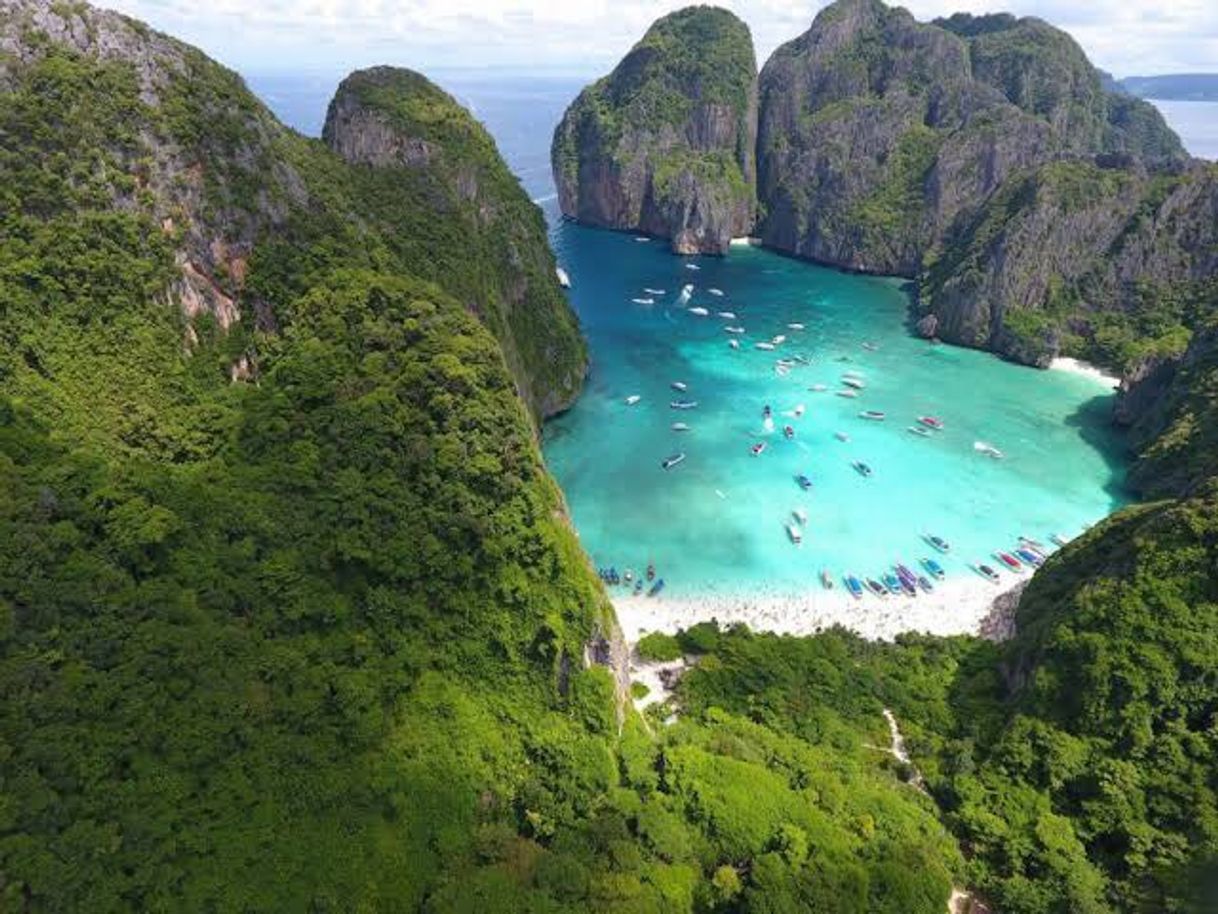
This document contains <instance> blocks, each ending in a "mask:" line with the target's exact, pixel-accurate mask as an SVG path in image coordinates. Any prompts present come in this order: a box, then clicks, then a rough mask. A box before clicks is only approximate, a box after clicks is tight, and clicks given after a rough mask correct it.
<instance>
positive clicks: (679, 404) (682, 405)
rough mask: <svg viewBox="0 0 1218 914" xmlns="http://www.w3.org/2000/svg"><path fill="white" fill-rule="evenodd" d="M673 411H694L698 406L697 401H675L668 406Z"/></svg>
mask: <svg viewBox="0 0 1218 914" xmlns="http://www.w3.org/2000/svg"><path fill="white" fill-rule="evenodd" d="M668 405H669V407H671V408H672V409H694V408H695V407H697V405H698V401H697V400H673V401H672V402H671V403H669V404H668Z"/></svg>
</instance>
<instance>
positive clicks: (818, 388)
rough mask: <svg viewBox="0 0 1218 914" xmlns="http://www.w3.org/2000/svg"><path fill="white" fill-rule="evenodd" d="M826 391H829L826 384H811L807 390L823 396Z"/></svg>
mask: <svg viewBox="0 0 1218 914" xmlns="http://www.w3.org/2000/svg"><path fill="white" fill-rule="evenodd" d="M828 389H829V385H828V384H813V385H812V386H811V387H809V388H808V390H810V391H812V392H813V393H818V394H823V393H824V392H825V391H826V390H828Z"/></svg>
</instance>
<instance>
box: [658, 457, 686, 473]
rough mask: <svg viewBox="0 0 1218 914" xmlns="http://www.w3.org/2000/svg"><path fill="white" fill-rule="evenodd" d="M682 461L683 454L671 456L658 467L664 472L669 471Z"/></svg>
mask: <svg viewBox="0 0 1218 914" xmlns="http://www.w3.org/2000/svg"><path fill="white" fill-rule="evenodd" d="M684 459H685V454H684V453H680V454H673V455H672V456H671V457H668V458H666V459H664V460H662V461H660V466H661V467H663V468H664V469H666V470H671V469H672V468H673V467H675V466H676V465H677V464H678V463H680V462H681V461H682V460H684Z"/></svg>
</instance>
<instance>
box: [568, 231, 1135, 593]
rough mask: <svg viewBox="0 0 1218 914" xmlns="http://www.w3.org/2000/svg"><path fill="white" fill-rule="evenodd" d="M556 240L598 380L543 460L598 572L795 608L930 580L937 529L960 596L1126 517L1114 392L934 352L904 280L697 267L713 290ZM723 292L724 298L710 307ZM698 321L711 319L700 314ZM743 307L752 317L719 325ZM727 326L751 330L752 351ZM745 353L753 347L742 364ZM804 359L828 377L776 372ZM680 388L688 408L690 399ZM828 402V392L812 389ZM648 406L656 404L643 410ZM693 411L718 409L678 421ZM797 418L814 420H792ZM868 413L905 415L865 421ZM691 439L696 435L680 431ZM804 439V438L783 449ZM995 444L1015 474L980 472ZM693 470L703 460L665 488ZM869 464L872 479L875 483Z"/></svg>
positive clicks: (791, 268)
mask: <svg viewBox="0 0 1218 914" xmlns="http://www.w3.org/2000/svg"><path fill="white" fill-rule="evenodd" d="M554 241H555V249H556V251H557V254H558V257H559V261H560V263H561V264H562V265H563V266H564V267H566V269H567V270H568V271H569V272H570V274H571V277H572V281H573V288H572V289H571V293H570V294H571V298H572V301H573V303H574V305H575V308H576V310H577V311H578V313H579V315H580V319H581V321H582V323H583V327H584V330H585V333H586V334H587V336H588V339H589V344H590V347H591V355H592V372H591V375H590V377H589V379H588V385H587V389H586V391H585V393H584V395H583V396H582V397H581V398H580V400H579V402H578V403H577V404H576V405H575V407H574V408H573V409H572V410H571V411H570V412H569V413H567V414H566V415H564V416H562V417H559V418H558V419H556V420H554V421H552V422H550V423H548V424H547V426H546V429H545V435H544V447H545V454H546V459H547V462H548V463H549V466H550V468H551V470H552V471H553V472H554V474H555V476H556V477H557V478H558V480H559V482H560V483H561V484H562V487H563V489H564V491H565V493H566V496H567V500H568V502H569V504H570V507H571V510H572V514H573V517H574V521H575V525H576V528H577V529H578V531H579V533H580V536H581V539H582V541H583V544H584V546H585V548H586V549H587V550H588V551H589V553H590V554H591V555H592V557H593V560H594V561H595V563H596V564H597V565H600V566H609V565H614V566H616V567H617V568H618V569H619V570H621V569H624V568H627V567H633V568H636V569H637V568H641V567H643V566H645V565H646V563H647V562H648V561H649V560H653V561H655V563H656V565H657V568H658V569H659V573H660V575H661V576H663V577H664V578H665V579H666V582H667V590H666V594H667V595H670V596H673V597H678V598H679V597H681V596H685V595H689V596H693V595H697V594H704V593H711V592H714V593H719V594H733V593H741V594H742V593H747V592H750V591H752V590H755V589H757V588H759V587H764V588H765V589H766V590H767V591H768V592H774V591H776V590H777V591H786V592H791V593H797V592H800V591H804V590H807V589H808V588H810V587H819V586H820V585H819V584H818V583H817V579H818V576H819V573H820V571H821V569H828V570H830V571H831V572H832V573H833V574H834V576H835V577H837V578H840V576H841V574H842V573H844V572H847V571H852V572H854V573H856V574H860V575H870V576H876V575H878V573H880V572H881V571H882V570H884V569H885V568H886V567H888V566H890V565H891V564H892V563H893V562H895V561H904V562H906V563H907V564H909V565H911V566H912V565H915V564H916V562H917V560H918V559H919V558H920V557H922V556H924V555H931V554H933V553H932V551H931V550H930V548H929V547H928V546H926V545H925V543H923V542H922V540H921V538H920V537H921V534H922V533H923V532H926V531H930V532H934V533H936V534H938V535H940V536H943V537H945V538H947V539H948V540H949V541H951V543H952V544H953V550H952V553H951V555H949V556H946V557H944V556H936V558H938V559H939V560H940V561H941V562H942V564H943V565H944V566H945V567H946V569H947V571H948V574H949V575H952V576H956V577H960V576H963V575H971V574H972V572H971V571H969V569H968V566H967V563H968V562H974V561H988V562H990V563H991V564H993V561H992V553H993V551H994V550H996V549H1008V548H1010V547H1011V546H1012V545H1014V541H1015V539H1016V538H1017V537H1018V536H1020V535H1027V536H1031V537H1034V538H1036V539H1039V540H1042V541H1044V542H1046V543H1047V542H1048V539H1049V535H1050V534H1051V533H1054V532H1061V533H1063V534H1065V535H1074V534H1077V533H1078V532H1079V531H1080V529H1081V528H1082V527H1083V526H1084V525H1085V524H1087V523H1090V522H1094V521H1096V520H1098V519H1100V518H1102V517H1104V516H1105V515H1107V514H1108V513H1110V512H1111V511H1113V510H1114V509H1115V508H1117V507H1119V506H1120V505H1121V504H1122V503H1123V501H1124V496H1123V493H1122V490H1121V477H1122V467H1121V464H1120V454H1121V453H1122V446H1121V442H1120V440H1119V438H1118V437H1117V436H1116V434H1115V433H1114V432H1113V431H1112V429H1111V427H1110V425H1109V423H1108V416H1109V413H1110V410H1111V406H1112V393H1111V391H1109V390H1106V389H1105V387H1104V386H1103V385H1102V384H1099V383H1097V382H1096V381H1095V380H1093V379H1089V378H1084V377H1077V376H1073V375H1070V374H1066V373H1062V372H1043V371H1036V370H1033V369H1028V368H1024V367H1020V366H1016V365H1011V364H1007V363H1005V362H1002V361H1000V360H999V359H996V358H994V357H993V356H990V355H987V354H984V353H980V352H974V351H970V350H966V349H959V348H955V347H948V346H932V345H930V344H928V343H926V342H925V341H922V340H919V339H916V338H915V337H913V336H912V335H911V334H910V333H909V331H908V329H907V326H906V322H907V320H908V308H907V299H906V295H905V293H904V291H902V289H901V287H900V285H899V284H898V283H896V282H894V281H892V280H886V279H877V278H868V277H861V276H852V275H847V274H843V273H839V272H836V271H833V270H828V269H824V268H820V267H816V266H813V265H810V264H806V263H802V262H798V261H795V260H790V259H786V258H782V257H779V256H777V255H775V254H772V253H769V252H766V251H763V250H760V249H756V248H749V247H734V248H733V249H732V252H731V254H730V255H729V256H728V257H726V258H710V257H706V258H698V259H697V264H698V266H700V267H701V269H700V271H697V272H693V271H688V270H686V269H685V266H686V265H687V263H688V262H689V261H690V259H688V258H685V259H683V258H677V257H673V256H671V255H670V254H669V253H668V252H667V248H666V245H665V244H664V243H663V242H659V241H656V242H653V243H650V244H639V243H636V242H635V241H634V240H633V239H632V238H631V237H630V236H628V235H621V234H617V233H612V232H604V231H598V230H595V229H588V228H584V227H580V226H577V225H574V224H571V223H565V224H562V225H559V226H557V227H556V228H555V232H554ZM688 282H693V283H694V284H695V286H696V290H695V292H694V294H693V297H692V301H691V302H690V305H689V306H687V307H685V308H682V307H678V306H677V305H676V303H675V299H676V292H677V291H678V290H680V289H681V287H682V286H683V285H684V284H685V283H688ZM711 287H714V288H718V289H721V290H723V293H724V294H723V296H722V297H718V296H711V295H709V294H707V291H706V290H707V289H708V288H711ZM645 288H652V289H667V290H668V293H667V294H666V295H664V296H657V297H656V304H654V305H650V306H648V305H637V304H634V303H632V302H631V299H633V298H636V297H640V296H641V295H642V290H643V289H645ZM700 305H701V306H704V307H708V308H710V309H711V316H709V317H699V316H694V315H691V314H690V313H689V307H697V306H700ZM723 309H730V310H731V311H733V312H734V313H735V314H736V315H737V316H736V319H734V320H724V319H720V318H718V317H716V316H715V314H714V312H715V311H717V310H723ZM792 323H798V324H803V325H804V327H805V329H804V330H802V331H800V330H792V329H790V327H789V326H788V325H789V324H792ZM726 324H733V325H741V326H743V327H745V329H746V331H747V332H746V334H745V335H744V336H738V337H733V336H731V335H729V334H727V333H725V332H724V330H723V327H724V326H725V325H726ZM779 334H783V335H786V337H787V340H786V341H785V342H783V343H782V344H780V345H779V346H778V347H777V348H776V349H775V350H774V351H761V350H757V349H755V348H754V344H755V343H756V342H758V341H769V340H771V339H772V338H773V337H775V336H776V335H779ZM733 338H736V339H739V340H740V341H741V347H740V349H738V350H735V349H732V348H731V347H730V346H729V344H728V340H729V339H733ZM864 342H868V343H874V344H875V345H876V346H877V347H878V348H877V350H876V351H869V350H868V349H866V348H864V347H863V345H862V344H863V343H864ZM797 354H798V355H803V356H806V357H807V358H808V359H810V360H811V364H810V365H799V364H797V365H794V366H793V367H792V368H791V369H790V370H789V372H788V373H786V374H785V375H780V374H778V373H776V372H775V368H774V366H775V361H776V360H777V359H778V358H791V357H793V356H795V355H797ZM851 371H853V372H857V373H859V374H860V375H861V377H862V378H863V379H864V381H865V384H866V388H865V390H863V391H862V392H861V393H860V395H859V397H858V398H857V399H846V398H842V397H838V396H836V395H835V394H834V391H836V390H840V389H842V384H841V382H840V379H841V378H842V376H843V375H844V374H845V373H846V372H851ZM673 381H681V382H684V383H685V384H687V385H688V391H687V392H684V393H681V392H677V391H674V390H673V389H671V387H670V384H671V382H673ZM817 384H824V385H827V387H828V390H827V391H825V392H821V393H817V392H813V391H811V390H809V388H810V387H812V386H814V385H817ZM636 394H637V395H639V396H641V398H642V399H641V400H640V402H638V403H637V404H635V405H633V406H628V405H627V404H626V402H625V400H626V398H627V397H628V396H630V395H636ZM675 399H688V400H696V401H698V404H699V406H698V408H697V409H693V410H688V411H678V410H673V409H670V408H669V402H670V401H671V400H675ZM766 404H769V405H770V406H771V407H772V409H773V412H774V418H775V429H774V430H773V431H770V432H767V431H766V430H765V427H764V424H763V418H762V408H763V407H764V406H765V405H766ZM799 404H803V405H804V406H805V408H806V409H805V412H804V414H803V415H802V417H800V418H794V417H792V416H788V415H786V413H787V411H789V410H794V409H795V407H797V406H798V405H799ZM865 409H873V410H880V411H883V412H885V413H887V415H888V418H887V420H886V421H884V422H870V421H866V420H863V419H861V418H859V417H858V413H859V412H860V411H862V410H865ZM922 415H934V416H939V417H941V418H942V419H943V420H944V422H945V423H946V428H945V429H944V430H943V431H942V432H939V433H936V434H935V435H934V437H932V438H922V437H919V436H916V435H914V434H912V433H910V432H909V431H908V427H909V426H910V425H914V424H916V421H917V418H918V417H919V416H922ZM675 421H681V422H686V423H688V424H689V425H690V426H691V429H690V430H689V431H673V430H672V428H671V426H672V423H673V422H675ZM786 424H790V425H792V426H793V427H794V428H795V430H796V435H795V438H794V439H793V440H786V439H784V437H783V434H782V427H783V425H786ZM837 432H844V433H846V434H848V435H849V437H850V441H849V442H848V443H843V442H841V441H839V440H837V439H836V437H835V433H837ZM760 441H765V442H766V443H767V448H766V450H765V452H764V453H763V454H761V456H759V457H754V456H752V455H751V453H750V446H751V445H753V444H755V443H757V442H760ZM978 441H984V442H990V443H992V444H993V445H994V446H996V447H997V448H999V449H1001V450H1002V451H1003V452H1004V453H1005V455H1006V458H1005V459H1004V460H994V459H991V458H988V457H986V456H984V455H983V454H981V453H979V452H978V451H977V450H975V448H974V444H975V442H978ZM677 452H685V453H686V455H687V457H686V459H685V461H684V462H682V463H681V464H680V465H679V466H677V467H675V468H673V469H671V470H667V471H665V470H663V469H661V467H660V462H661V460H663V459H664V458H665V457H668V456H669V455H671V454H674V453H677ZM855 460H861V461H865V462H866V463H867V464H869V465H870V466H871V467H872V468H873V469H874V475H873V476H872V477H871V478H863V477H862V476H860V475H859V474H858V473H857V472H855V470H854V469H853V468H852V466H851V463H852V461H855ZM799 473H806V474H807V475H808V476H810V477H811V479H812V481H813V483H814V486H813V488H812V489H811V490H810V491H807V492H805V491H803V490H801V489H800V487H799V486H798V485H797V483H796V481H795V477H796V475H797V474H799ZM797 508H801V509H803V510H804V511H806V512H807V514H808V515H809V522H808V525H807V528H806V529H805V531H804V535H803V545H802V546H799V547H796V546H794V545H792V544H791V542H790V540H789V539H788V536H787V532H786V529H785V524H786V523H787V522H789V521H790V520H791V519H792V517H791V515H792V511H793V510H795V509H797ZM839 586H840V585H839Z"/></svg>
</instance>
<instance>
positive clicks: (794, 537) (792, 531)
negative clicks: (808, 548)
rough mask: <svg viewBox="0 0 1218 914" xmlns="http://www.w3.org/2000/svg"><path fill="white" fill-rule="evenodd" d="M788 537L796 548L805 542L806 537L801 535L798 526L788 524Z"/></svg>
mask: <svg viewBox="0 0 1218 914" xmlns="http://www.w3.org/2000/svg"><path fill="white" fill-rule="evenodd" d="M787 536H789V537H790V538H791V542H793V543H794V544H795V545H796V546H798V545H799V544H800V543H802V542H803V541H804V536H803V534H802V533H800V531H799V525H798V524H787Z"/></svg>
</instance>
